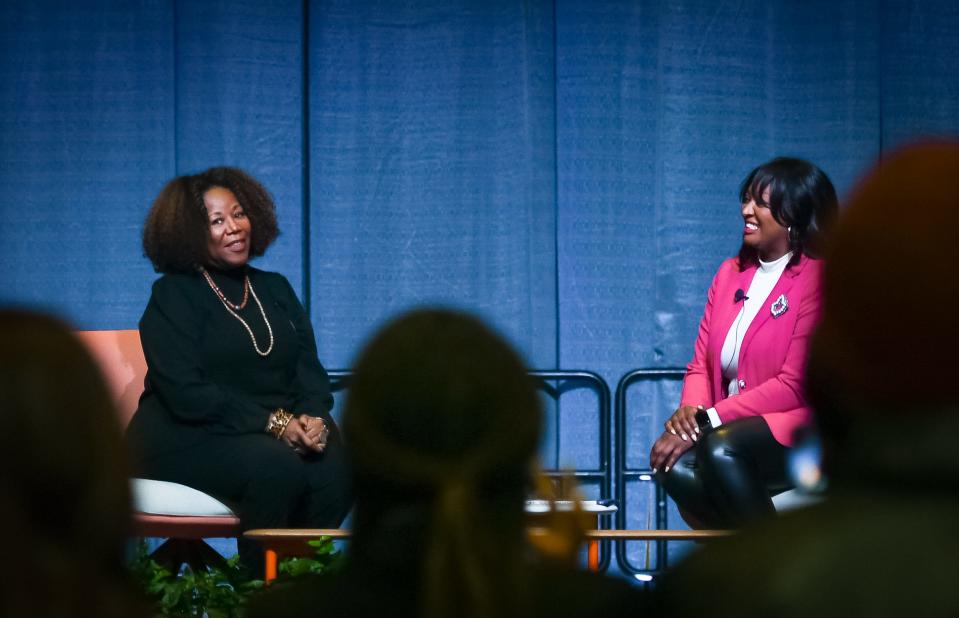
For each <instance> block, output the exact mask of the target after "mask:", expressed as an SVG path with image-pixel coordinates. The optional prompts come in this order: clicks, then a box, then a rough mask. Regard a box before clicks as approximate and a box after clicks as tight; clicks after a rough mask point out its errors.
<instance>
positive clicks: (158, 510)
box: [130, 479, 236, 517]
mask: <svg viewBox="0 0 959 618" xmlns="http://www.w3.org/2000/svg"><path fill="white" fill-rule="evenodd" d="M130 488H131V491H132V492H133V509H134V510H135V511H136V512H138V513H147V514H149V515H173V516H178V517H179V516H182V517H236V514H235V513H234V512H233V511H231V510H230V508H229V507H228V506H226V505H225V504H223V503H222V502H220V501H219V500H217V499H216V498H214V497H213V496H211V495H209V494H205V493H203V492H202V491H199V490H197V489H193V488H192V487H187V486H186V485H180V484H179V483H170V482H168V481H155V480H152V479H131V482H130Z"/></svg>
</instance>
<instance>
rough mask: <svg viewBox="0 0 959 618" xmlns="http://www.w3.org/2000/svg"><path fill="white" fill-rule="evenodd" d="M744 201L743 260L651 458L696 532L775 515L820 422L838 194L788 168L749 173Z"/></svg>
mask: <svg viewBox="0 0 959 618" xmlns="http://www.w3.org/2000/svg"><path fill="white" fill-rule="evenodd" d="M739 197H740V204H741V205H742V207H741V214H742V217H743V222H744V227H743V243H742V246H741V248H740V250H739V255H738V256H737V257H735V258H730V259H728V260H726V261H725V262H723V264H722V265H721V266H720V267H719V271H718V272H717V273H716V276H715V278H714V279H713V283H712V285H711V286H710V288H709V294H708V296H707V300H706V310H705V312H704V314H703V318H702V321H701V322H700V324H699V336H698V337H697V339H696V349H695V354H694V356H693V360H692V362H691V363H690V364H689V366H688V367H687V369H686V378H685V380H684V383H683V394H682V400H681V403H680V405H679V408H678V409H677V410H676V411H675V412H674V413H673V415H672V416H671V417H670V418H669V420H667V421H666V431H664V432H663V435H662V436H660V437H659V439H657V440H656V442H655V444H654V445H653V448H652V451H651V452H650V464H651V466H652V468H653V470H654V472H655V473H656V478H657V480H658V481H659V482H660V483H661V484H662V485H663V487H664V488H665V489H666V491H667V493H669V495H670V496H671V497H672V498H673V499H674V500H675V501H676V503H677V505H679V508H680V510H681V512H682V513H683V515H684V517H685V518H686V519H687V521H689V523H690V524H691V525H693V526H694V527H701V526H709V527H720V526H721V527H725V526H738V525H742V524H743V523H746V522H749V521H751V520H753V519H756V518H758V517H761V516H763V515H767V514H771V513H773V512H774V509H773V505H772V499H771V496H772V495H775V494H776V493H779V492H781V491H785V490H786V489H789V487H790V483H789V479H788V475H787V473H786V454H787V453H788V449H789V447H791V446H792V444H793V441H794V435H795V432H796V430H797V429H798V428H800V427H803V426H805V425H807V424H808V423H809V422H810V420H811V419H812V411H811V410H810V409H809V406H808V405H807V403H806V398H805V389H804V385H803V380H804V371H805V365H806V353H807V351H808V347H809V346H808V343H809V337H810V335H811V333H812V330H813V328H814V326H815V325H816V322H817V320H818V319H819V312H820V281H821V271H822V263H821V262H820V261H819V260H818V259H816V256H817V255H818V253H817V249H819V247H820V244H821V243H820V239H821V236H822V233H823V229H824V228H825V227H827V226H828V224H829V223H830V222H831V221H832V220H833V219H834V218H835V216H836V214H837V211H838V201H837V199H836V190H835V189H834V188H833V185H832V182H830V180H829V178H828V177H827V176H826V174H825V173H823V172H822V170H820V169H819V168H818V167H816V166H815V165H813V164H811V163H809V162H807V161H803V160H801V159H793V158H786V157H780V158H776V159H773V160H772V161H769V162H768V163H765V164H763V165H760V166H759V167H757V168H756V169H754V170H753V171H752V172H750V173H749V175H748V176H747V177H746V179H745V180H744V181H743V183H742V186H741V188H740V192H739ZM694 447H695V448H694Z"/></svg>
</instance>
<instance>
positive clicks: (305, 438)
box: [280, 416, 326, 455]
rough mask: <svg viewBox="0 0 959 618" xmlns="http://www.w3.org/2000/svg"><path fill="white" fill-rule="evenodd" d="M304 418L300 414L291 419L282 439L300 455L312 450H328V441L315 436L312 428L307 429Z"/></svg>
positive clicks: (317, 451)
mask: <svg viewBox="0 0 959 618" xmlns="http://www.w3.org/2000/svg"><path fill="white" fill-rule="evenodd" d="M304 418H305V417H302V416H300V417H296V418H293V419H291V420H290V423H289V424H288V425H287V426H286V429H284V430H283V433H282V434H281V435H280V439H281V440H283V441H284V442H286V443H287V444H289V445H290V447H292V448H293V450H294V451H296V452H297V453H299V454H300V455H303V454H305V453H308V452H310V451H314V452H316V453H322V452H323V451H324V450H326V441H325V440H323V441H322V442H320V441H318V440H317V439H316V438H315V436H313V435H311V433H310V429H307V426H308V425H307V423H306V422H304V420H303V419H304ZM311 429H312V428H311ZM314 433H315V432H314Z"/></svg>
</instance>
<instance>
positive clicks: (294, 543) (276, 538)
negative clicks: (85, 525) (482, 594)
mask: <svg viewBox="0 0 959 618" xmlns="http://www.w3.org/2000/svg"><path fill="white" fill-rule="evenodd" d="M733 532H734V531H732V530H587V531H586V534H585V536H586V541H587V546H588V561H587V564H588V566H589V569H590V570H592V571H596V570H598V569H599V542H600V541H603V540H613V541H662V540H667V541H701V540H708V539H715V538H719V537H724V536H729V535H730V534H733ZM529 534H530V535H537V534H547V531H546V530H545V529H543V528H537V527H531V528H529ZM351 535H352V533H351V531H350V530H345V529H342V528H314V529H303V528H297V529H288V528H270V529H268V528H263V529H256V530H247V531H246V533H245V534H244V535H243V536H245V537H246V538H248V539H252V540H254V541H258V542H260V543H262V544H263V548H264V551H265V553H266V573H265V577H264V579H265V580H266V581H267V582H271V581H273V580H274V579H276V573H277V563H278V561H279V559H280V558H281V557H285V556H304V555H308V554H310V553H311V551H312V548H311V547H310V546H309V545H308V544H307V542H308V541H312V540H315V539H318V538H320V537H324V536H325V537H330V538H333V539H348V538H350V536H351Z"/></svg>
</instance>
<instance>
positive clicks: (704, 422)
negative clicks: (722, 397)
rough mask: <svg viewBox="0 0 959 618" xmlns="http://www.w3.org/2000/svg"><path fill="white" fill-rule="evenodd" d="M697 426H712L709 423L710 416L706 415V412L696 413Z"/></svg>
mask: <svg viewBox="0 0 959 618" xmlns="http://www.w3.org/2000/svg"><path fill="white" fill-rule="evenodd" d="M687 418H688V417H687ZM696 424H697V425H699V426H700V427H711V426H712V425H711V424H710V422H709V415H708V414H706V410H699V411H698V412H696Z"/></svg>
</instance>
